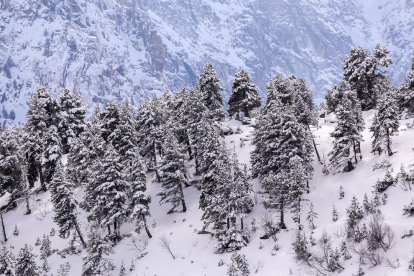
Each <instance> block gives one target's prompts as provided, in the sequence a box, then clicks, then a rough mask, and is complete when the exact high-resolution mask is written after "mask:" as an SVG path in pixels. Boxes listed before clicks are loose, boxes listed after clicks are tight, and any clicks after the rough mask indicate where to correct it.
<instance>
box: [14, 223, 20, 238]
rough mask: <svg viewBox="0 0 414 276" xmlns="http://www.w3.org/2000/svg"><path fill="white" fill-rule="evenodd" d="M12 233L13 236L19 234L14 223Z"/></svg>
mask: <svg viewBox="0 0 414 276" xmlns="http://www.w3.org/2000/svg"><path fill="white" fill-rule="evenodd" d="M13 235H15V236H18V235H19V229H17V224H15V225H14V230H13Z"/></svg>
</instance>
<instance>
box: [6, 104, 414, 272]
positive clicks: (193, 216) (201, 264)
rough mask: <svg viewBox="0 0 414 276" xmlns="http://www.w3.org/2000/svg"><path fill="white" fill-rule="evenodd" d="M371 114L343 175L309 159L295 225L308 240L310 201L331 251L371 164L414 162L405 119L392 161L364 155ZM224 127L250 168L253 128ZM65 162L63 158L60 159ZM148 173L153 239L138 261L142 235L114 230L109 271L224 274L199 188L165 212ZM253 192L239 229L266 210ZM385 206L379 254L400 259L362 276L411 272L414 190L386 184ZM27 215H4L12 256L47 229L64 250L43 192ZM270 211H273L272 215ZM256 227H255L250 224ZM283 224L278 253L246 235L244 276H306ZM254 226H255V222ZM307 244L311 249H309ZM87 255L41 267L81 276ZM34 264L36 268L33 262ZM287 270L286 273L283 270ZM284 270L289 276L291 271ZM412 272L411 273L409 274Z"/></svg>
mask: <svg viewBox="0 0 414 276" xmlns="http://www.w3.org/2000/svg"><path fill="white" fill-rule="evenodd" d="M373 116H374V112H373V111H368V112H364V119H365V124H366V129H365V131H364V133H363V136H364V142H363V143H362V155H363V159H362V160H361V161H360V162H359V163H358V165H357V167H356V169H355V170H353V171H352V172H350V173H344V174H336V175H332V174H329V175H324V174H322V165H321V164H320V163H318V162H316V161H315V162H314V168H315V173H314V179H313V181H312V182H311V183H310V187H311V191H310V193H309V194H306V195H305V198H306V199H308V200H309V201H305V202H304V204H305V206H304V209H303V212H302V216H301V219H302V224H304V225H305V231H306V233H307V235H309V234H310V230H309V228H308V226H307V223H306V220H305V218H306V213H307V212H308V210H309V204H310V202H312V203H313V204H314V209H315V211H316V212H317V213H318V214H319V216H318V218H317V219H316V220H315V225H316V227H317V228H316V229H315V230H314V234H313V237H314V238H316V239H318V238H319V237H320V236H321V234H322V233H323V232H324V231H326V232H328V233H329V234H331V236H332V242H333V248H335V247H339V245H340V242H341V241H342V240H344V238H343V237H336V236H335V235H332V233H334V232H339V230H340V229H341V227H343V226H344V225H345V223H346V218H347V216H346V208H348V206H349V205H350V203H351V199H352V197H353V196H354V195H355V196H357V198H358V200H359V202H360V204H362V200H363V196H364V193H367V194H368V196H369V197H371V196H372V193H371V192H372V191H373V187H372V186H373V185H374V184H375V182H376V181H377V179H383V177H384V175H385V170H382V169H380V170H375V171H373V170H372V167H373V165H374V164H375V162H377V163H380V162H381V161H383V160H388V161H389V162H390V163H391V164H392V167H393V169H394V172H393V175H396V174H397V173H398V171H399V168H400V165H401V164H404V165H405V167H406V170H409V165H410V164H414V152H413V150H412V148H413V147H414V129H408V128H407V127H406V123H407V122H409V123H412V119H410V120H401V121H400V125H401V126H400V132H399V135H398V136H394V137H393V145H392V149H393V151H394V152H395V153H394V155H393V156H391V157H388V156H385V155H382V156H378V155H373V154H372V153H370V147H371V133H370V132H369V130H368V127H369V126H370V125H371V122H372V118H373ZM329 119H330V118H327V119H326V122H325V120H324V119H320V121H319V129H317V130H315V131H314V135H315V136H316V142H317V144H318V149H319V152H320V154H321V156H323V155H324V156H325V158H326V160H328V157H327V155H328V152H329V151H330V149H331V148H332V138H330V136H329V133H330V132H332V131H333V129H334V126H335V123H331V122H330V120H329ZM226 124H227V125H229V126H231V127H234V128H236V127H238V126H239V127H240V128H241V130H242V131H243V133H241V134H235V135H230V136H227V137H226V138H225V140H226V143H227V145H228V148H229V149H233V147H234V148H235V149H236V151H237V154H238V157H239V160H240V162H241V163H245V164H247V165H248V166H249V167H250V152H251V150H252V149H253V146H252V145H250V143H251V141H250V139H251V138H252V131H253V128H252V127H251V126H246V125H241V123H240V122H238V121H228V122H226ZM240 138H245V139H246V140H247V139H249V141H246V142H245V146H244V147H240V141H241V140H240ZM64 161H65V160H64ZM154 179H155V177H154V175H148V181H147V185H148V192H149V193H150V194H151V196H152V203H151V205H150V211H151V217H150V218H149V219H148V224H149V226H150V231H151V232H152V234H153V238H152V239H150V240H148V245H147V247H146V249H145V250H144V251H143V252H148V254H146V255H145V256H143V257H142V258H139V259H137V256H139V255H140V254H141V253H143V252H139V251H138V250H137V249H136V248H135V247H134V246H133V243H132V240H133V239H134V238H136V239H138V240H139V239H141V241H140V242H138V243H139V244H143V243H145V237H146V236H145V234H144V233H142V235H137V234H134V232H133V230H134V225H133V224H124V225H123V226H122V228H121V231H122V234H124V235H125V237H124V239H123V240H122V241H121V242H119V243H118V245H117V246H116V247H115V251H116V254H114V255H112V256H110V258H111V259H112V260H113V262H114V263H115V264H116V265H117V267H116V269H115V270H114V271H113V274H114V275H119V269H120V266H121V262H122V260H123V261H124V262H125V264H126V267H127V275H140V276H141V275H147V276H149V275H151V276H152V275H157V276H164V275H170V276H174V275H189V276H190V275H208V276H210V275H212V276H214V275H226V272H227V265H223V266H219V265H218V263H219V261H220V260H221V259H222V260H223V261H224V263H225V264H229V263H230V257H231V254H230V253H226V254H217V253H216V250H215V247H214V246H215V243H216V241H215V238H214V237H212V236H210V235H207V234H205V235H200V234H197V231H198V230H200V229H201V228H202V225H203V223H202V221H201V220H200V218H201V215H202V212H201V210H199V209H198V197H199V193H200V192H199V191H198V190H197V189H196V188H194V187H189V188H186V189H185V195H186V198H185V199H186V203H187V207H188V210H187V212H186V213H173V214H167V211H168V210H169V209H170V206H168V204H166V205H163V206H160V205H159V203H158V202H159V197H157V196H155V194H156V193H157V192H158V191H159V189H160V184H159V183H157V182H155V181H154ZM253 184H254V191H255V194H252V197H254V199H255V201H256V202H257V203H258V204H257V205H256V206H255V208H254V211H253V212H252V213H250V214H249V216H248V218H247V219H245V225H246V227H247V228H249V229H251V220H252V218H253V217H256V221H257V222H258V221H259V220H260V216H261V214H262V213H263V212H264V211H265V210H264V208H263V206H262V205H261V204H260V202H261V197H262V194H261V193H259V191H261V190H262V189H261V187H260V184H259V181H258V180H257V179H254V180H253ZM341 185H342V187H343V189H344V191H345V197H344V198H343V199H341V200H340V199H339V187H340V186H341ZM75 192H76V194H77V198H78V200H79V201H81V200H82V196H83V188H77V189H76V190H75ZM387 194H388V203H387V204H386V205H381V206H380V207H379V209H380V210H381V212H382V214H383V215H384V217H385V221H386V223H388V224H389V225H390V226H391V228H392V229H393V230H394V231H395V245H394V246H393V247H392V249H390V250H388V251H387V252H386V253H385V257H388V258H390V259H395V258H396V257H398V258H399V260H400V267H398V268H397V269H392V268H389V267H386V266H385V261H384V262H383V264H382V265H381V266H377V267H374V268H370V267H369V265H364V266H363V269H364V271H365V273H366V274H365V275H367V276H371V275H372V276H374V275H375V276H377V275H381V276H382V275H410V272H409V271H408V268H407V267H408V264H407V262H406V260H408V259H409V258H410V257H411V256H412V251H413V242H412V241H413V237H409V238H404V239H401V236H402V235H403V234H404V232H405V231H407V230H410V229H413V222H414V221H413V218H411V217H408V218H407V216H403V215H402V214H403V212H402V208H403V206H404V205H408V204H409V203H410V202H411V199H412V198H413V191H403V190H402V189H401V188H400V187H399V185H397V186H396V187H390V188H389V189H388V190H387ZM30 203H31V206H32V210H33V212H32V214H31V215H24V213H25V211H26V210H25V208H24V206H21V207H19V208H18V209H17V210H16V211H13V212H9V213H6V214H5V215H4V221H5V224H6V232H7V236H8V238H9V241H8V242H7V243H6V245H7V246H9V247H11V248H12V251H13V253H14V254H15V255H17V253H18V251H19V249H20V248H21V247H22V246H23V245H24V244H25V243H29V244H30V245H32V246H33V247H34V251H35V253H36V254H38V255H39V253H40V251H39V250H40V247H39V246H38V247H36V246H34V243H35V241H36V238H37V237H40V238H41V237H42V236H43V234H46V235H48V234H49V233H50V231H51V229H52V228H54V229H55V230H56V234H55V235H54V236H53V237H50V238H51V241H52V248H53V249H55V248H56V249H59V250H61V249H63V248H64V247H65V246H67V245H68V243H69V240H63V239H60V238H59V237H58V235H57V230H58V227H57V225H56V224H55V223H54V222H53V220H52V217H53V208H52V205H51V202H50V194H49V192H47V193H43V194H40V195H39V196H36V197H35V198H33V200H31V202H30ZM333 205H335V207H336V209H337V210H338V213H339V220H338V221H336V222H332V206H333ZM80 212H81V221H82V230H83V232H84V233H85V232H86V230H85V228H86V226H87V221H86V218H85V213H84V212H83V211H82V210H81V211H80ZM276 215H277V214H275V216H276ZM257 224H258V223H257ZM286 224H287V226H288V229H286V230H283V231H282V232H281V233H279V234H278V235H277V238H278V241H277V243H278V244H279V246H280V250H279V251H274V250H273V247H274V245H275V242H274V241H273V240H272V239H268V240H261V239H259V238H260V236H262V234H263V232H262V230H261V229H260V228H258V230H257V231H256V232H254V233H253V232H252V233H251V241H250V243H249V245H248V246H247V247H245V248H243V249H242V250H240V253H242V254H245V255H246V257H247V259H248V262H249V266H250V270H251V275H256V273H255V270H256V269H257V268H258V272H257V275H310V274H309V273H310V272H309V270H308V269H307V267H305V266H299V265H298V263H297V262H296V261H295V259H294V255H293V252H292V249H291V243H292V241H293V239H294V236H295V228H294V226H295V225H294V223H293V221H292V219H291V214H290V213H289V212H288V213H287V214H286ZM15 225H17V227H18V229H19V231H20V234H19V235H18V236H14V235H13V230H14V226H15ZM258 226H259V225H258ZM163 236H165V237H166V238H167V239H168V240H169V241H171V250H172V252H173V254H175V256H176V259H173V258H172V257H171V255H170V254H169V253H168V252H165V251H164V250H163V249H162V248H161V246H160V245H159V238H160V237H163ZM313 249H314V247H311V250H313ZM85 255H86V252H85V250H83V251H82V252H81V253H80V254H79V255H70V256H67V257H66V258H62V257H61V256H59V255H57V254H56V253H54V254H53V255H52V256H51V257H49V258H48V263H49V265H50V267H51V270H50V271H49V272H48V274H47V275H50V274H51V273H53V274H54V275H56V274H57V269H58V268H59V265H60V264H63V263H65V262H67V261H69V262H70V264H71V270H70V275H80V274H81V271H82V257H83V256H85ZM132 260H134V263H135V270H134V271H132V272H130V271H129V267H130V264H131V261H132ZM358 260H359V259H358V257H357V256H356V255H355V254H353V256H352V258H351V259H350V260H347V261H344V260H342V259H341V265H342V266H343V267H345V270H344V271H343V272H341V275H352V274H356V273H357V271H358V266H359V262H358ZM37 261H38V264H39V265H40V264H41V261H40V259H39V258H37ZM290 271H291V272H290ZM290 273H291V274H290ZM411 273H412V272H411Z"/></svg>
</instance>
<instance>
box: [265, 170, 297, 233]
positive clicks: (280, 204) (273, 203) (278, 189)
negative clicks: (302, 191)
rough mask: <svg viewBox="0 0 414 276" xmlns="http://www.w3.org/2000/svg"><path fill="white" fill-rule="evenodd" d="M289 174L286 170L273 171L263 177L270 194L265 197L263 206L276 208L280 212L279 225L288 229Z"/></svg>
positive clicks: (266, 189)
mask: <svg viewBox="0 0 414 276" xmlns="http://www.w3.org/2000/svg"><path fill="white" fill-rule="evenodd" d="M289 185H290V179H289V175H288V173H287V172H286V171H285V170H282V171H280V172H279V173H278V174H276V175H275V174H274V173H273V171H271V172H269V174H268V175H267V176H266V177H264V178H263V180H262V186H263V188H264V189H265V191H266V192H267V193H268V194H269V197H268V198H263V206H264V207H265V208H266V209H268V208H270V209H276V210H279V212H280V222H279V227H280V228H281V229H286V225H285V210H286V208H287V206H288V204H289V188H290V187H289Z"/></svg>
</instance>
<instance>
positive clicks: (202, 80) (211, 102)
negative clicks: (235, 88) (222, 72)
mask: <svg viewBox="0 0 414 276" xmlns="http://www.w3.org/2000/svg"><path fill="white" fill-rule="evenodd" d="M198 87H199V90H200V92H201V95H202V97H203V100H204V104H205V106H206V107H207V108H208V109H209V110H210V116H211V118H212V119H213V120H219V121H221V120H223V119H224V117H225V114H224V110H223V108H222V105H223V97H222V96H221V95H220V91H224V87H222V86H221V85H220V78H219V77H218V75H217V72H216V70H215V69H214V65H213V63H211V62H210V63H207V64H206V65H205V66H204V69H203V73H201V75H200V77H199V80H198Z"/></svg>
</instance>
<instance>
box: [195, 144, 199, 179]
mask: <svg viewBox="0 0 414 276" xmlns="http://www.w3.org/2000/svg"><path fill="white" fill-rule="evenodd" d="M194 158H195V175H200V164H198V154H197V149H195V150H194Z"/></svg>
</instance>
